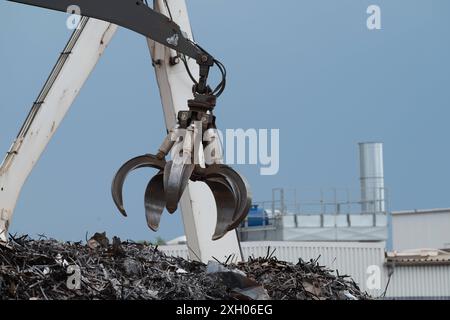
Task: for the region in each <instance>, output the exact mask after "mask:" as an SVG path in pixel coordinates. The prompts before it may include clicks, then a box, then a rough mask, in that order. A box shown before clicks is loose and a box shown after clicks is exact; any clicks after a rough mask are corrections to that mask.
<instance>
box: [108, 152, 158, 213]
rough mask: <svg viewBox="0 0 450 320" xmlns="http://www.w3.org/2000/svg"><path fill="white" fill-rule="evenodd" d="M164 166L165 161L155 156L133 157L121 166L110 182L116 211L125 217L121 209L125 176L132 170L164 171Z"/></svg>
mask: <svg viewBox="0 0 450 320" xmlns="http://www.w3.org/2000/svg"><path fill="white" fill-rule="evenodd" d="M164 165H165V160H161V159H158V158H156V156H154V155H151V154H147V155H142V156H138V157H135V158H133V159H131V160H129V161H127V162H126V163H125V164H124V165H122V167H120V169H119V170H118V171H117V173H116V175H115V176H114V179H113V181H112V184H111V193H112V198H113V200H114V203H115V204H116V207H117V209H119V211H120V213H122V215H124V216H125V217H126V216H127V213H126V211H125V208H124V207H123V196H122V189H123V184H124V182H125V179H126V177H127V175H128V174H129V173H130V172H131V171H133V170H136V169H139V168H144V167H150V168H155V169H159V170H162V169H164Z"/></svg>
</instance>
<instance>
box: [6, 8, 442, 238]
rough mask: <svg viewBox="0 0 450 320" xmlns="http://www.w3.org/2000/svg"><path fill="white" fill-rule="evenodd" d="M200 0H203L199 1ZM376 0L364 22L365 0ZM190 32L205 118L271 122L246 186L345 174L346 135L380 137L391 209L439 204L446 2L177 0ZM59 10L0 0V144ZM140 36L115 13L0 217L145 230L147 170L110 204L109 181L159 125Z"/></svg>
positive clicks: (42, 65)
mask: <svg viewBox="0 0 450 320" xmlns="http://www.w3.org/2000/svg"><path fill="white" fill-rule="evenodd" d="M205 3H207V5H205ZM371 4H376V5H379V6H380V8H381V14H382V30H376V31H369V30H368V29H367V27H366V19H367V14H366V9H367V7H368V6H369V5H371ZM188 7H189V10H190V12H189V13H190V17H191V22H192V27H193V30H194V34H195V37H196V40H197V41H198V42H199V43H200V44H201V45H202V46H203V47H205V48H207V49H208V51H210V52H211V53H213V54H214V55H215V56H216V57H218V58H219V59H220V60H221V61H223V62H224V63H225V65H226V66H227V68H228V72H229V76H228V87H227V90H226V92H225V94H224V95H223V96H222V97H221V98H220V101H219V105H218V107H217V109H216V114H217V116H218V119H219V120H218V121H219V123H218V125H219V127H221V128H223V129H225V128H244V129H246V128H279V129H280V142H281V144H280V171H279V173H278V174H277V175H275V176H260V175H259V168H258V167H257V166H236V169H238V170H239V171H241V172H243V173H244V174H245V175H246V176H247V178H248V180H249V181H250V183H251V185H252V189H253V193H254V198H255V199H256V200H266V199H269V198H270V197H271V189H272V188H273V187H291V188H295V187H297V188H311V189H319V188H320V187H350V188H354V189H357V188H358V183H359V181H358V175H359V171H358V170H359V169H358V149H357V143H358V142H360V141H366V140H377V141H382V142H384V144H385V150H384V151H385V176H386V187H387V188H389V193H390V207H391V209H393V210H403V209H414V208H434V207H450V199H449V181H450V170H449V169H448V164H449V163H450V148H449V143H448V139H449V137H450V126H449V125H448V123H449V118H450V108H449V107H450V90H449V86H450V59H449V58H450V41H448V39H449V33H450V2H449V1H447V0H397V1H387V0H371V1H366V0H360V1H355V0H340V1H336V0H302V1H298V0H284V1H279V2H273V1H266V0H246V1H238V0H214V1H210V0H189V1H188ZM65 20H66V15H65V14H62V13H57V12H54V11H48V10H44V9H38V8H32V7H27V6H24V5H19V4H16V3H11V2H7V1H4V0H2V1H1V2H0V24H1V28H0V70H1V71H0V87H1V90H0V95H1V96H0V150H1V152H6V151H7V149H8V147H9V146H10V144H11V142H12V140H13V138H14V137H15V135H16V133H17V131H18V129H19V127H20V125H21V124H22V121H23V120H24V118H25V117H26V115H27V113H28V111H29V108H30V107H31V103H32V102H33V101H34V99H35V98H36V96H37V94H38V92H39V90H40V88H41V86H42V84H43V83H44V81H45V79H46V77H47V75H48V73H49V72H50V70H51V68H52V66H53V64H54V63H55V61H56V59H57V57H58V53H59V52H60V51H61V49H62V48H63V47H64V45H65V43H66V41H67V39H68V37H69V36H70V31H69V30H67V29H66V26H65ZM164 132H165V130H164V122H163V115H162V109H161V106H160V99H159V92H158V89H157V86H156V82H155V77H154V72H153V70H152V67H151V63H150V58H149V55H148V49H147V47H146V42H145V40H144V38H143V37H142V36H140V35H138V34H135V33H133V32H131V31H128V30H125V29H120V30H119V31H118V33H117V34H116V36H115V37H114V39H113V40H112V42H111V44H110V46H109V47H108V49H107V50H106V52H105V54H104V56H103V58H102V59H101V61H100V62H99V64H98V66H97V68H96V69H95V71H94V72H93V74H92V75H91V77H90V79H89V80H88V81H87V83H86V85H85V87H84V88H83V90H82V92H81V94H80V95H79V97H78V98H77V100H76V102H75V103H74V105H73V106H72V109H71V111H70V112H69V113H68V115H67V117H66V118H65V120H64V122H63V123H62V125H61V127H60V128H59V131H58V132H57V133H56V135H55V136H54V138H53V140H52V141H51V143H50V144H49V146H48V148H47V150H46V152H45V153H44V155H43V156H42V158H41V160H40V161H39V163H38V164H37V166H36V168H35V170H34V171H33V173H32V175H31V176H30V178H29V180H28V181H27V183H26V185H25V187H24V189H23V192H22V195H21V198H20V200H19V203H18V205H17V208H16V213H15V216H14V220H13V225H12V228H11V231H12V232H18V233H29V234H31V235H36V234H38V233H45V234H47V235H49V236H52V237H56V238H58V239H66V240H79V239H84V235H85V232H89V233H92V232H95V231H103V230H105V231H107V232H108V233H109V234H110V235H112V234H115V235H119V236H120V237H122V238H129V239H135V240H140V239H149V240H151V239H154V237H155V236H157V235H159V236H162V237H163V238H165V239H170V238H173V237H176V236H178V235H180V234H182V233H183V228H182V222H181V217H180V215H179V214H175V215H172V216H169V215H167V214H166V215H164V218H163V220H162V223H161V230H160V232H159V233H158V234H155V233H152V232H150V231H149V230H148V229H147V227H146V224H145V219H144V214H143V192H144V189H145V186H146V183H147V181H148V179H149V177H150V176H151V175H152V174H153V173H152V172H151V171H145V170H143V171H139V172H137V173H135V174H133V175H132V176H131V177H130V178H129V179H128V180H127V184H126V189H125V202H126V206H127V209H128V211H129V218H127V219H124V218H123V217H121V216H120V215H119V214H118V213H117V211H116V209H115V207H114V205H113V202H112V200H111V196H110V183H111V179H112V176H113V174H114V173H115V171H116V170H117V168H118V167H119V166H120V165H121V164H122V163H123V162H124V161H125V160H127V159H128V158H131V157H132V156H135V155H139V154H142V153H146V152H151V151H153V150H155V149H156V148H157V147H158V146H159V143H160V142H161V140H162V138H163V137H164Z"/></svg>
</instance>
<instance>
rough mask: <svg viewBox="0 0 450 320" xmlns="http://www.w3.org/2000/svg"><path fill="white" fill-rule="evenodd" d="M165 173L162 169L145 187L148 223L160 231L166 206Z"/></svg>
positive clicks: (154, 229)
mask: <svg viewBox="0 0 450 320" xmlns="http://www.w3.org/2000/svg"><path fill="white" fill-rule="evenodd" d="M163 181H164V174H163V172H162V171H160V172H159V173H158V174H157V175H156V176H154V177H153V178H152V179H151V180H150V182H149V183H148V185H147V188H146V189H145V197H144V205H145V217H146V218H147V225H148V227H149V228H150V229H152V230H153V231H158V229H159V222H160V221H161V215H162V213H163V211H164V207H165V206H166V199H165V195H164V182H163Z"/></svg>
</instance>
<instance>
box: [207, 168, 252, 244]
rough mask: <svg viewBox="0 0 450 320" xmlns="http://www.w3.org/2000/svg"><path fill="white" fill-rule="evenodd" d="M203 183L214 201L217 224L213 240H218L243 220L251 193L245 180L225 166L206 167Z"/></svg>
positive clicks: (249, 203) (247, 209) (249, 204)
mask: <svg viewBox="0 0 450 320" xmlns="http://www.w3.org/2000/svg"><path fill="white" fill-rule="evenodd" d="M205 183H206V184H207V185H208V186H209V187H210V189H211V191H212V192H213V195H214V199H215V200H216V207H217V224H216V230H215V232H214V235H213V240H218V239H220V238H222V237H223V236H224V235H225V234H226V233H227V232H228V231H231V230H233V229H235V228H237V227H238V226H239V224H240V223H241V222H242V221H243V220H244V219H245V217H246V216H247V214H248V211H249V210H250V206H251V202H252V196H251V191H250V187H249V185H248V183H247V181H246V180H245V178H243V177H242V176H241V175H240V174H239V173H237V172H236V171H234V170H233V169H232V168H230V167H229V166H227V165H212V166H210V167H208V169H207V170H206V177H205Z"/></svg>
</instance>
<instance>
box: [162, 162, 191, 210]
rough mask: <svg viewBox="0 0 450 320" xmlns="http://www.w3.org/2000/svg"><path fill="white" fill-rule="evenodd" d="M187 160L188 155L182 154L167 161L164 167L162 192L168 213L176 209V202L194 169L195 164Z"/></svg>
mask: <svg viewBox="0 0 450 320" xmlns="http://www.w3.org/2000/svg"><path fill="white" fill-rule="evenodd" d="M189 162H190V157H187V156H183V157H182V158H179V159H177V160H175V161H168V162H167V163H166V166H165V168H164V192H165V195H166V202H167V203H166V208H167V211H169V213H174V212H175V211H176V210H177V208H178V202H179V201H180V198H181V196H182V195H183V192H184V189H186V186H187V184H188V182H189V179H190V177H191V175H192V172H193V171H194V168H195V165H193V164H190V163H189Z"/></svg>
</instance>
